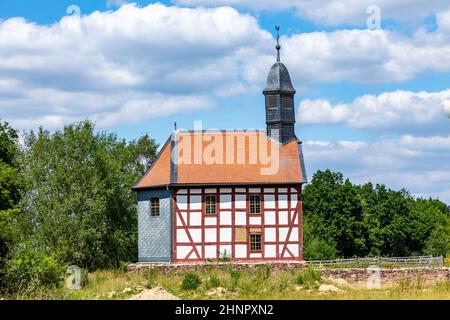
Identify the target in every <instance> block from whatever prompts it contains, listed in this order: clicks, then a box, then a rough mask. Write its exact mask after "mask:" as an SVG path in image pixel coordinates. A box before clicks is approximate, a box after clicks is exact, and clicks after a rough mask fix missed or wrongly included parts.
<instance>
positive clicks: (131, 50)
mask: <svg viewBox="0 0 450 320" xmlns="http://www.w3.org/2000/svg"><path fill="white" fill-rule="evenodd" d="M271 40H272V38H271V35H270V33H268V32H267V31H264V30H262V29H261V28H260V27H259V26H258V23H257V21H256V19H255V18H253V17H251V16H249V15H243V14H240V13H238V12H237V11H236V10H234V9H232V8H216V9H204V8H203V9H202V8H199V9H187V8H177V7H167V6H164V5H161V4H154V5H149V6H147V7H144V8H139V7H137V6H136V5H123V6H122V7H120V8H119V9H117V10H116V11H108V12H94V13H92V14H90V15H85V16H82V17H81V18H80V17H76V16H67V17H64V18H63V19H61V21H59V22H58V23H55V24H53V25H50V26H48V25H37V24H34V23H31V22H27V21H26V20H24V19H23V18H12V19H9V20H6V21H3V22H0V114H1V115H2V118H5V119H7V120H10V121H11V122H12V123H13V124H18V125H20V126H21V127H23V128H26V126H28V125H29V124H34V126H36V125H39V124H42V125H49V126H52V127H54V126H60V125H61V124H63V123H64V122H66V121H72V120H76V119H80V118H86V117H89V118H92V119H94V120H98V122H99V123H100V124H104V125H107V126H113V125H115V124H117V123H127V122H134V121H145V120H146V119H149V118H152V117H156V116H164V115H170V114H173V113H180V112H189V111H194V110H203V109H205V108H210V107H212V106H214V104H215V103H214V101H213V100H214V98H215V97H217V96H220V97H226V96H229V95H233V94H236V93H241V92H242V91H243V90H244V89H243V88H248V87H252V86H253V85H254V84H253V80H250V79H249V78H247V77H246V76H245V74H246V73H251V70H250V69H248V68H249V60H251V59H252V58H253V57H254V56H257V55H258V53H259V52H261V48H262V46H264V45H265V44H266V43H268V42H270V41H271ZM247 69H248V70H247ZM133 113H137V114H133Z"/></svg>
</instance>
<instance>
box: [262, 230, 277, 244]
mask: <svg viewBox="0 0 450 320" xmlns="http://www.w3.org/2000/svg"><path fill="white" fill-rule="evenodd" d="M276 238H277V231H276V228H264V241H265V242H275V241H276Z"/></svg>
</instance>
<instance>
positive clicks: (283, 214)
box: [278, 211, 289, 225]
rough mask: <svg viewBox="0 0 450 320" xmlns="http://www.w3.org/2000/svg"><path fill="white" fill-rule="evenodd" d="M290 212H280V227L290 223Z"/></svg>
mask: <svg viewBox="0 0 450 320" xmlns="http://www.w3.org/2000/svg"><path fill="white" fill-rule="evenodd" d="M288 218H289V212H287V211H278V223H279V224H280V225H287V224H288V223H289V221H288V220H289V219H288Z"/></svg>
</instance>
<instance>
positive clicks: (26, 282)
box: [5, 243, 67, 292]
mask: <svg viewBox="0 0 450 320" xmlns="http://www.w3.org/2000/svg"><path fill="white" fill-rule="evenodd" d="M66 269H67V266H66V265H64V264H62V263H60V262H59V261H58V259H57V258H56V257H55V256H54V255H49V254H47V253H46V252H44V251H43V250H41V249H38V248H37V247H35V246H33V245H32V244H29V243H25V245H22V246H20V247H19V248H18V249H17V250H16V251H15V252H14V254H13V258H12V259H10V260H9V261H8V262H7V264H6V274H5V284H6V290H7V291H9V292H19V291H21V290H26V289H28V288H29V287H32V286H34V287H43V288H55V287H57V286H58V285H59V284H60V282H61V280H62V278H63V276H64V273H65V271H66Z"/></svg>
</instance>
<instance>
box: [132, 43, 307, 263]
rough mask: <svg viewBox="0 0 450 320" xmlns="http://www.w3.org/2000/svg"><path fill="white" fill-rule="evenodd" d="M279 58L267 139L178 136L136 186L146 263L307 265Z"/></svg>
mask: <svg viewBox="0 0 450 320" xmlns="http://www.w3.org/2000/svg"><path fill="white" fill-rule="evenodd" d="M277 50H278V58H277V62H276V63H275V64H274V65H273V66H272V68H271V69H270V71H269V75H268V78H267V83H266V87H265V89H264V91H263V94H264V96H265V111H266V129H267V130H264V131H252V130H246V131H242V130H241V131H238V130H235V131H225V130H223V131H217V130H215V131H203V130H193V131H183V130H176V129H175V131H174V132H173V133H172V134H171V136H170V137H169V139H168V140H167V142H166V143H165V144H164V146H163V147H162V149H161V150H160V152H159V154H158V155H157V157H156V159H155V161H154V162H153V164H152V165H151V166H150V168H149V169H148V170H147V172H146V173H145V174H144V176H143V177H142V178H141V179H140V180H139V181H138V182H137V183H136V184H135V186H134V187H133V189H134V190H135V191H136V192H137V198H138V238H139V240H138V243H139V262H171V263H186V262H206V261H217V260H219V259H226V260H229V261H249V260H274V261H277V260H301V259H302V255H303V252H302V251H303V241H302V185H303V184H304V183H306V173H305V166H304V162H303V154H302V148H301V147H302V145H301V141H300V140H299V139H298V138H297V137H296V135H295V108H294V95H295V93H296V91H295V89H294V87H293V85H292V82H291V78H290V75H289V72H288V70H287V68H286V66H285V65H284V64H283V63H281V62H280V46H279V45H277Z"/></svg>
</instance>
